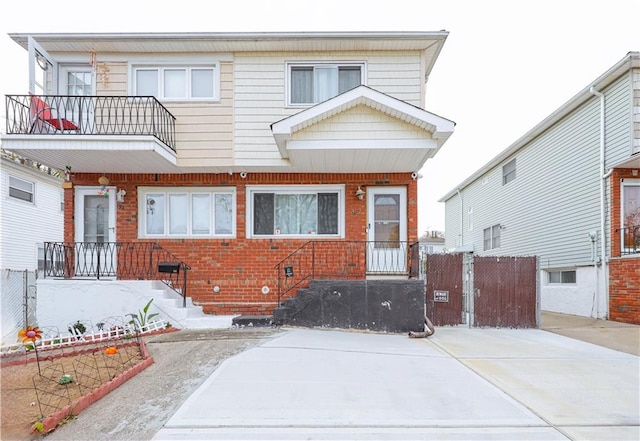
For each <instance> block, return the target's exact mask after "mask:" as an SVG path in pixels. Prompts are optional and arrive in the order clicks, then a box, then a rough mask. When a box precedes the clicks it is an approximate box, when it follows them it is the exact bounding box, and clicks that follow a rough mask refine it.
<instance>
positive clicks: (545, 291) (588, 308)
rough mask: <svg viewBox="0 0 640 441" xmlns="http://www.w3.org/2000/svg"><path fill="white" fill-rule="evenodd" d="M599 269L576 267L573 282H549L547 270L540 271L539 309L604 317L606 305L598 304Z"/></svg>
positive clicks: (600, 277) (600, 278)
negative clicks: (574, 280)
mask: <svg viewBox="0 0 640 441" xmlns="http://www.w3.org/2000/svg"><path fill="white" fill-rule="evenodd" d="M599 272H600V270H599V269H598V270H596V269H595V268H594V267H579V268H576V283H575V284H549V282H548V277H547V272H546V271H544V270H541V271H540V281H541V289H540V298H541V309H542V310H544V311H551V312H560V313H563V314H572V315H579V316H584V317H596V318H604V316H605V315H606V305H598V304H597V300H598V296H597V284H598V283H600V284H602V281H601V280H602V276H601V275H599Z"/></svg>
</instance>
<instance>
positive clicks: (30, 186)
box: [9, 176, 35, 204]
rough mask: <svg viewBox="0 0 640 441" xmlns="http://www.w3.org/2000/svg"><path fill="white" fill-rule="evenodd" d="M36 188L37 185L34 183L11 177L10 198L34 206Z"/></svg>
mask: <svg viewBox="0 0 640 441" xmlns="http://www.w3.org/2000/svg"><path fill="white" fill-rule="evenodd" d="M34 187H35V184H34V183H33V182H30V181H25V180H24V179H20V178H16V177H15V176H9V197H12V198H15V199H20V200H22V201H25V202H31V203H32V204H33V202H34V199H33V193H34Z"/></svg>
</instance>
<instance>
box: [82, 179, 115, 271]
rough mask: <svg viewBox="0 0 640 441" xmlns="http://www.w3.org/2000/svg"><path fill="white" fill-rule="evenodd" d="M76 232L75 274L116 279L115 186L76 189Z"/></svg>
mask: <svg viewBox="0 0 640 441" xmlns="http://www.w3.org/2000/svg"><path fill="white" fill-rule="evenodd" d="M106 193H108V194H109V196H104V195H105V194H106ZM75 231H76V235H75V241H76V249H75V266H76V270H75V275H76V276H87V277H95V276H98V277H100V276H105V277H106V276H115V274H116V271H115V270H116V267H115V263H116V246H115V243H114V242H115V241H116V188H115V187H104V188H103V187H100V186H96V187H76V191H75Z"/></svg>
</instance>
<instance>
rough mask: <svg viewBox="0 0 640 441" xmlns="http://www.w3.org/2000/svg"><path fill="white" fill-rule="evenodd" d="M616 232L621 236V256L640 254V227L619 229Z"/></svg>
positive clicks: (633, 226)
mask: <svg viewBox="0 0 640 441" xmlns="http://www.w3.org/2000/svg"><path fill="white" fill-rule="evenodd" d="M616 232H617V233H619V234H620V240H621V242H620V255H621V256H624V255H628V254H636V253H640V225H631V226H629V227H624V228H619V229H617V230H616Z"/></svg>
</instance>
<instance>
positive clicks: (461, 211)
mask: <svg viewBox="0 0 640 441" xmlns="http://www.w3.org/2000/svg"><path fill="white" fill-rule="evenodd" d="M456 192H457V193H458V197H459V198H460V246H461V247H462V246H464V205H463V203H462V202H463V201H462V193H460V189H459V188H458V189H456Z"/></svg>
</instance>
